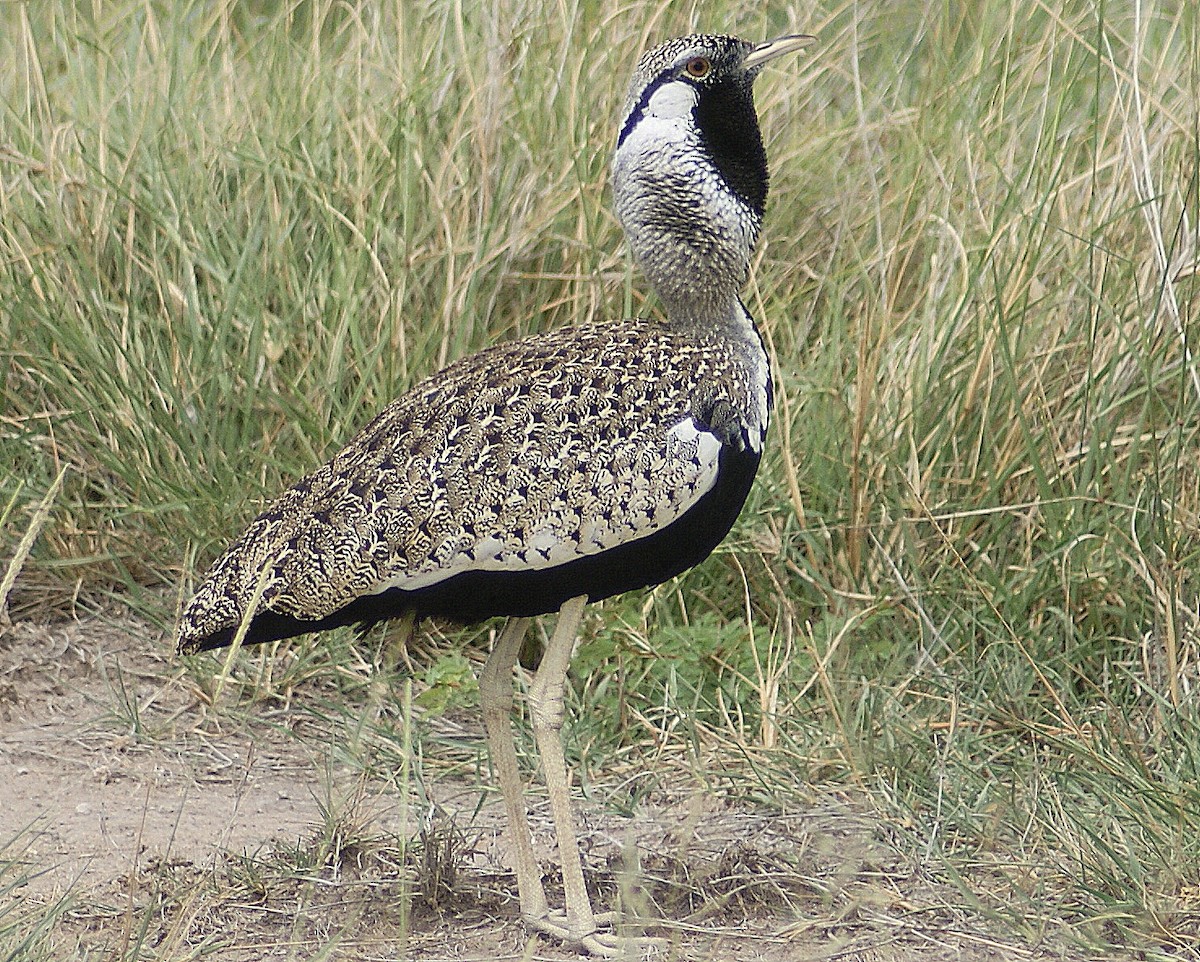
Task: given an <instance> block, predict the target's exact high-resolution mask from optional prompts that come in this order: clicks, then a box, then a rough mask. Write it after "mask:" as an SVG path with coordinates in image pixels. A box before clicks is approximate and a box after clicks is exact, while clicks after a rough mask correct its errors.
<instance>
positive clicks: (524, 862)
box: [479, 618, 549, 921]
mask: <svg viewBox="0 0 1200 962" xmlns="http://www.w3.org/2000/svg"><path fill="white" fill-rule="evenodd" d="M528 628H529V619H528V618H510V619H509V620H508V624H506V625H505V626H504V630H503V631H502V632H500V637H499V638H497V639H496V646H495V647H494V648H493V649H492V653H491V655H490V656H489V657H488V660H487V663H486V664H485V665H484V666H483V671H481V672H480V673H479V702H480V706H481V707H482V709H483V726H484V728H485V729H486V730H487V739H488V751H489V752H491V756H492V765H493V766H494V767H495V769H496V778H497V780H498V781H499V782H500V795H501V797H502V798H503V799H504V811H505V814H506V815H507V817H508V832H509V837H510V841H511V842H512V845H513V851H514V852H515V856H514V861H515V864H514V866H513V868H514V870H515V871H516V873H517V893H518V894H519V896H520V899H521V915H522V916H524V918H525V919H527V920H531V921H532V920H534V919H543V918H545V917H546V916H547V915H548V914H549V910H548V909H547V906H546V890H545V889H544V888H543V887H542V873H541V870H540V869H539V868H538V864H537V859H536V858H534V855H533V836H532V835H531V834H530V832H529V821H528V819H526V817H525V797H524V795H525V793H524V785H523V783H522V781H521V772H520V769H518V767H517V750H516V746H515V745H514V744H513V733H512V717H511V716H512V707H513V666H515V665H516V663H517V654H518V652H520V650H521V641H522V639H523V638H524V637H525V632H526V631H527V630H528Z"/></svg>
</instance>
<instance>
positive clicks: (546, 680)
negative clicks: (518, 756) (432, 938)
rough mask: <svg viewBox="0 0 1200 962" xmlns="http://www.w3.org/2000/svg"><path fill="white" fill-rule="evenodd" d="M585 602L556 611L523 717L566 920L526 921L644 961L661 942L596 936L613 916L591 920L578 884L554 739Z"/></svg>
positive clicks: (597, 950) (558, 744) (566, 787)
mask: <svg viewBox="0 0 1200 962" xmlns="http://www.w3.org/2000/svg"><path fill="white" fill-rule="evenodd" d="M586 602H587V597H586V596H580V597H578V598H572V599H570V600H569V601H567V602H566V604H564V605H563V606H562V608H560V609H559V612H558V624H556V625H555V626H554V634H553V635H552V636H551V638H550V642H549V644H548V645H547V646H546V650H545V651H544V652H543V653H542V663H541V665H540V667H539V668H538V670H537V674H536V675H534V678H533V683H532V684H531V685H530V686H529V715H530V721H531V723H532V726H533V735H534V738H535V739H536V740H537V747H538V754H539V755H541V758H542V771H543V772H544V774H545V776H546V789H547V792H548V794H549V796H550V812H551V815H552V816H553V818H554V834H555V837H556V839H557V840H558V854H559V858H560V860H561V862H562V874H563V891H564V896H565V901H566V915H565V918H564V917H563V916H559V915H557V913H556V914H555V915H554V916H552V917H550V916H548V917H546V918H544V919H540V920H539V919H528V920H527V921H528V922H529V923H530V924H531V925H532V926H533V928H535V929H537V930H538V931H540V932H544V933H545V934H547V935H550V936H553V937H554V938H558V939H562V940H563V941H566V942H573V943H575V944H577V945H579V946H580V947H581V948H583V949H584V950H586V951H587V952H590V953H591V954H592V955H598V956H605V957H609V958H615V957H621V958H626V957H634V956H633V955H631V953H636V956H637V957H642V956H649V955H652V954H657V952H658V951H659V950H660V949H662V948H663V946H665V945H666V942H665V940H663V939H657V938H625V937H622V936H616V935H611V934H607V933H605V934H601V933H598V932H597V931H596V924H597V922H603V923H609V922H612V921H615V916H614V914H613V913H610V912H605V913H603V914H601V915H597V914H595V913H594V912H593V911H592V903H591V900H590V899H589V898H588V894H587V886H586V884H585V883H584V880H583V862H582V860H581V859H580V857H579V841H578V838H577V836H576V833H575V818H574V816H573V815H572V814H571V791H570V784H569V783H568V780H567V763H566V759H565V757H564V756H563V748H562V740H561V737H560V733H561V731H562V723H563V694H564V689H565V687H566V681H567V668H568V667H569V665H570V663H571V655H572V654H573V653H574V651H575V643H576V641H577V639H578V634H579V623H580V621H581V620H582V619H583V606H584V604H586Z"/></svg>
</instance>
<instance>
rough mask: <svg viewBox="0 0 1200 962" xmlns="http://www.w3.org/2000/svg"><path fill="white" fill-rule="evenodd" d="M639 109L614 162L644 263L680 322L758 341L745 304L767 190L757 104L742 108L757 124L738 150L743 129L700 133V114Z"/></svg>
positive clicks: (619, 194) (674, 321) (670, 314)
mask: <svg viewBox="0 0 1200 962" xmlns="http://www.w3.org/2000/svg"><path fill="white" fill-rule="evenodd" d="M651 106H654V101H651ZM639 110H641V108H639V107H636V106H635V108H634V110H633V113H632V114H631V116H630V119H629V121H627V123H626V127H625V129H624V130H623V132H622V136H621V140H620V143H619V144H618V147H617V152H616V156H615V158H614V163H613V201H614V205H615V207H616V211H617V216H618V217H619V218H620V220H621V224H622V226H623V227H624V228H625V234H626V237H627V238H628V241H629V246H630V248H631V250H632V252H633V256H634V258H635V260H636V261H637V263H638V266H639V267H641V269H642V271H643V272H644V273H645V275H646V278H647V280H649V282H650V284H651V285H652V286H653V288H654V290H655V292H656V293H657V294H658V297H659V300H660V301H661V302H662V305H663V308H664V309H665V311H666V314H667V320H668V323H670V324H671V325H672V326H676V327H691V328H697V329H699V330H702V331H704V332H705V333H710V334H716V335H718V336H719V335H722V334H728V335H730V336H733V337H735V338H737V339H738V340H743V339H745V338H746V337H747V336H750V335H753V340H754V341H755V342H757V341H758V337H757V333H756V332H754V331H753V324H752V323H750V322H749V316H748V315H747V313H746V311H745V309H744V308H743V307H742V305H741V302H740V300H739V295H740V293H741V289H742V287H743V285H744V284H745V283H746V278H747V275H748V274H749V270H750V258H751V256H752V255H753V253H754V246H755V243H756V242H757V240H758V232H759V227H760V226H761V224H762V214H763V206H764V202H765V200H766V193H767V168H766V158H765V154H764V152H763V149H762V139H761V136H760V135H759V132H758V126H757V123H756V122H755V121H754V114H753V106H752V105H749V106H747V107H743V109H742V111H741V113H742V114H743V115H745V116H746V117H747V119H748V121H749V122H748V123H747V124H746V125H744V126H742V127H739V129H738V130H737V132H736V135H740V136H741V137H742V138H744V142H743V143H742V144H741V145H740V146H739V147H738V149H736V150H734V149H731V148H729V147H728V143H729V141H730V140H731V139H732V138H734V137H735V133H733V132H721V136H718V137H716V138H714V136H712V131H711V127H712V124H711V123H710V124H709V125H708V127H706V128H704V129H701V127H700V126H698V125H697V123H696V118H695V116H692V115H688V114H686V113H685V114H684V115H682V116H657V115H654V114H653V113H650V112H648V111H643V112H641V113H639ZM718 145H721V146H719V147H718ZM748 325H749V329H747V326H748Z"/></svg>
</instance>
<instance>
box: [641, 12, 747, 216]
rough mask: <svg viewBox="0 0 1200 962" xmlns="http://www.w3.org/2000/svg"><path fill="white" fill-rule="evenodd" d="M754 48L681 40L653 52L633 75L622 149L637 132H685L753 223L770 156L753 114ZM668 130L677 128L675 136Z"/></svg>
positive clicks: (727, 40)
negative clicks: (748, 61)
mask: <svg viewBox="0 0 1200 962" xmlns="http://www.w3.org/2000/svg"><path fill="white" fill-rule="evenodd" d="M754 49H755V45H754V44H751V43H748V42H747V41H745V40H739V39H738V38H736V37H725V36H709V35H697V36H692V37H681V38H679V39H678V40H674V41H670V42H668V43H665V44H662V45H661V46H659V47H656V48H655V49H654V50H651V51H650V52H649V53H647V54H646V56H644V57H643V58H642V61H641V62H640V63H639V64H638V67H637V70H636V72H635V74H634V78H633V83H632V86H631V88H630V95H629V102H628V105H627V109H626V115H625V123H624V125H623V126H622V128H621V135H620V137H619V138H618V141H617V149H618V151H619V150H620V149H621V147H622V145H623V144H624V143H625V141H626V139H627V138H628V137H629V136H630V135H631V134H632V133H633V132H634V130H635V129H636V128H638V127H640V126H641V125H643V124H646V125H647V126H646V128H645V129H643V131H642V132H643V133H644V134H646V135H649V136H661V137H663V138H664V139H668V140H672V139H675V137H676V136H677V135H678V134H679V133H680V132H682V129H683V128H684V127H687V128H691V129H693V130H695V131H696V132H697V133H698V134H699V146H700V147H701V149H703V150H704V152H705V153H706V155H707V156H708V159H709V160H710V161H711V163H712V165H713V167H714V168H715V169H716V170H717V171H718V172H719V173H720V175H721V177H722V179H723V180H724V182H725V184H726V185H727V187H728V189H729V190H730V191H731V192H732V193H733V194H734V195H735V196H736V197H737V198H738V199H739V200H740V201H741V202H742V203H744V204H745V205H746V206H747V207H748V208H749V209H750V211H751V212H753V214H754V215H755V216H756V217H759V218H761V217H762V214H763V209H764V207H765V204H766V199H767V157H766V152H765V150H764V149H763V143H762V136H761V134H760V133H759V129H758V117H757V115H756V113H755V110H754V97H753V92H752V88H753V84H754V77H755V76H756V74H757V73H758V68H757V67H752V68H750V69H746V67H745V61H746V58H747V56H748V55H749V54H750V53H751V52H752V51H753V50H754ZM671 128H674V130H672V129H671Z"/></svg>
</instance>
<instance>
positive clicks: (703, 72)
mask: <svg viewBox="0 0 1200 962" xmlns="http://www.w3.org/2000/svg"><path fill="white" fill-rule="evenodd" d="M683 69H684V70H686V71H687V75H688V76H689V77H693V78H695V79H696V80H703V79H704V78H705V77H707V76H708V75H709V74H710V73H711V72H712V61H710V60H709V59H708V58H707V57H693V58H692V59H691V60H689V61H688V62H687V64H685V65H684V68H683Z"/></svg>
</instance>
